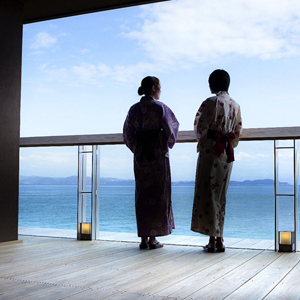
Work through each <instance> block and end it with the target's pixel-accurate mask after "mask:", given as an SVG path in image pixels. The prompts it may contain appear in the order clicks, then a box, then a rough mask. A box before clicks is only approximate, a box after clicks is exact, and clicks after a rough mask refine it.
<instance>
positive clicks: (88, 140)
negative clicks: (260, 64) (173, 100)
mask: <svg viewBox="0 0 300 300" xmlns="http://www.w3.org/2000/svg"><path fill="white" fill-rule="evenodd" d="M279 140H292V141H293V147H289V148H293V155H294V156H293V157H294V161H293V165H294V169H293V173H294V174H293V178H294V193H292V194H289V195H282V194H279V193H278V192H277V191H278V168H277V156H278V151H279V150H280V148H281V147H278V145H277V141H279ZM296 140H300V127H276V128H250V129H244V130H243V133H242V136H241V138H240V141H274V179H275V180H274V182H275V184H274V200H275V202H274V203H275V212H274V217H275V239H274V240H275V250H276V249H277V247H278V235H277V231H278V199H279V198H280V197H282V196H283V197H286V196H289V197H293V202H294V231H295V233H294V234H295V245H296V247H297V244H299V242H298V241H297V240H298V239H297V237H298V214H299V211H298V188H299V186H298V184H299V183H298V181H297V174H298V171H297V166H298V162H297V151H296V150H297V149H296V148H297V147H296V143H295V141H296ZM195 142H196V138H195V134H194V132H193V131H180V132H179V135H178V140H177V143H195ZM122 144H124V142H123V136H122V134H120V133H116V134H93V135H66V136H44V137H42V136H40V137H22V138H20V147H60V146H81V145H122Z"/></svg>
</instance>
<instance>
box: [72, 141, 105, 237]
mask: <svg viewBox="0 0 300 300" xmlns="http://www.w3.org/2000/svg"><path fill="white" fill-rule="evenodd" d="M99 160H100V147H99V146H95V145H93V146H79V147H78V194H77V201H78V203H77V240H96V239H97V238H98V237H99V185H100V164H99ZM88 172H90V174H91V177H90V180H89V177H87V173H88Z"/></svg>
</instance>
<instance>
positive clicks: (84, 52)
mask: <svg viewBox="0 0 300 300" xmlns="http://www.w3.org/2000/svg"><path fill="white" fill-rule="evenodd" d="M79 52H80V53H81V54H86V53H88V52H90V50H89V49H87V48H85V49H81V50H80V51H79Z"/></svg>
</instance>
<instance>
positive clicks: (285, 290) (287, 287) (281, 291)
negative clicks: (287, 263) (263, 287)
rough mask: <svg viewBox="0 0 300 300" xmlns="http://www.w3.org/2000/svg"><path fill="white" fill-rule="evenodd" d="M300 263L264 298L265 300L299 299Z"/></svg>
mask: <svg viewBox="0 0 300 300" xmlns="http://www.w3.org/2000/svg"><path fill="white" fill-rule="evenodd" d="M299 274H300V263H298V264H297V265H296V266H295V267H294V268H293V269H292V270H291V271H290V272H289V273H288V274H287V276H285V277H284V278H283V280H282V281H280V283H279V284H278V285H277V286H275V288H274V289H273V290H271V291H270V293H269V294H268V295H267V296H266V297H265V298H264V299H265V300H295V299H299V298H300V276H299Z"/></svg>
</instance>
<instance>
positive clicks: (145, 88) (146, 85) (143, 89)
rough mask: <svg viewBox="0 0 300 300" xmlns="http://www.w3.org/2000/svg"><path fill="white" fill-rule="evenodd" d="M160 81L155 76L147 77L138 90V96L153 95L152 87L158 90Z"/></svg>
mask: <svg viewBox="0 0 300 300" xmlns="http://www.w3.org/2000/svg"><path fill="white" fill-rule="evenodd" d="M158 85H159V79H158V78H156V77H154V76H147V77H145V78H144V79H143V80H142V82H141V86H140V87H139V89H138V94H139V95H140V96H142V95H151V94H152V93H153V90H152V87H153V86H155V88H158Z"/></svg>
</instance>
